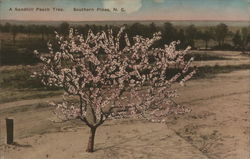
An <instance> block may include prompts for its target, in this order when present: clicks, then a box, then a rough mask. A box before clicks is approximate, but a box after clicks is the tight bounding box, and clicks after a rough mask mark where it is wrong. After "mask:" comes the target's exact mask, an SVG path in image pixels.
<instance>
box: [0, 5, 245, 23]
mask: <svg viewBox="0 0 250 159" xmlns="http://www.w3.org/2000/svg"><path fill="white" fill-rule="evenodd" d="M53 8H57V9H54V10H53ZM98 8H99V9H98ZM114 8H116V9H117V11H115V10H114ZM102 9H105V11H103V10H102ZM108 9H109V11H107V10H108ZM87 10H88V11H87ZM0 19H4V20H38V21H39V20H40V21H62V20H63V21H113V20H202V21H250V0H0Z"/></svg>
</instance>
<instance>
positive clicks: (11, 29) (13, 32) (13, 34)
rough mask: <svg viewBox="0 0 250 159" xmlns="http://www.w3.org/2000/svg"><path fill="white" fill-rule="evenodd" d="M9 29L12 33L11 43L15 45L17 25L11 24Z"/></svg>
mask: <svg viewBox="0 0 250 159" xmlns="http://www.w3.org/2000/svg"><path fill="white" fill-rule="evenodd" d="M10 31H11V34H12V40H13V45H16V36H17V33H18V32H19V27H18V26H17V25H12V26H11V28H10Z"/></svg>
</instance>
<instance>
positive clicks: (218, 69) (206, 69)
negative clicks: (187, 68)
mask: <svg viewBox="0 0 250 159" xmlns="http://www.w3.org/2000/svg"><path fill="white" fill-rule="evenodd" d="M246 69H250V65H248V64H247V65H246V64H244V65H227V66H219V65H215V66H202V67H199V68H198V70H197V73H196V74H195V75H194V77H193V79H198V78H213V77H214V76H215V75H216V74H218V73H229V72H232V71H238V70H246Z"/></svg>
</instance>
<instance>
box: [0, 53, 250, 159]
mask: <svg viewBox="0 0 250 159" xmlns="http://www.w3.org/2000/svg"><path fill="white" fill-rule="evenodd" d="M234 57H235V56H234ZM179 92H180V95H181V96H180V97H179V98H177V99H176V100H177V101H178V102H179V103H181V104H183V105H187V106H189V107H190V108H191V109H192V112H191V113H189V114H185V115H170V116H169V117H168V120H167V121H168V122H167V124H156V123H149V122H146V121H143V120H140V121H139V120H117V121H107V122H106V123H105V124H104V125H102V126H101V127H100V128H99V129H97V134H96V144H95V146H96V147H95V148H96V152H95V153H92V154H90V153H86V152H85V148H86V145H87V139H88V131H89V130H88V129H87V127H86V126H82V125H81V123H78V122H66V123H54V122H51V120H52V119H54V115H53V113H52V108H51V107H48V106H47V104H46V102H45V101H47V100H48V99H49V100H59V99H60V98H55V99H53V98H48V99H42V100H37V101H35V100H25V101H17V102H12V103H5V104H1V105H0V128H1V130H0V132H1V133H0V145H1V146H0V159H46V158H52V159H70V158H76V159H78V158H84V159H85V158H87V159H88V158H90V159H96V158H97V159H98V158H111V159H112V158H114V159H116V158H122V159H134V158H160V159H161V158H162V159H189V158H190V159H203V158H204V159H249V158H250V150H249V149H250V138H249V136H250V121H249V120H250V115H249V113H250V70H241V71H234V72H231V73H226V74H218V75H216V76H215V78H211V79H201V80H192V81H189V82H188V83H187V85H186V86H185V87H180V88H179ZM6 117H12V118H14V119H15V142H16V143H15V145H6V144H5V139H4V138H5V131H6V130H5V129H4V119H5V118H6Z"/></svg>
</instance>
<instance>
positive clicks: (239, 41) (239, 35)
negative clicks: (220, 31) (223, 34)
mask: <svg viewBox="0 0 250 159" xmlns="http://www.w3.org/2000/svg"><path fill="white" fill-rule="evenodd" d="M232 41H233V43H234V47H235V48H236V49H240V50H241V51H242V52H243V53H245V50H246V49H247V47H249V46H248V45H249V43H250V27H244V28H242V29H241V31H239V30H237V32H236V33H235V35H234V37H233V39H232Z"/></svg>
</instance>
